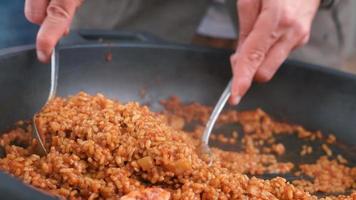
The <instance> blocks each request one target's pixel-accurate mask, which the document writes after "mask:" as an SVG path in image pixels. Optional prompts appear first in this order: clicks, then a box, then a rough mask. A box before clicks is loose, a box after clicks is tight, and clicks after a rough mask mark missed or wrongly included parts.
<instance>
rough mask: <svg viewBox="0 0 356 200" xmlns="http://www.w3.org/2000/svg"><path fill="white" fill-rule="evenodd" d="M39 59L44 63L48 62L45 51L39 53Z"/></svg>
mask: <svg viewBox="0 0 356 200" xmlns="http://www.w3.org/2000/svg"><path fill="white" fill-rule="evenodd" d="M37 57H38V59H39V60H40V61H42V62H46V60H47V57H46V54H45V53H44V52H43V51H37Z"/></svg>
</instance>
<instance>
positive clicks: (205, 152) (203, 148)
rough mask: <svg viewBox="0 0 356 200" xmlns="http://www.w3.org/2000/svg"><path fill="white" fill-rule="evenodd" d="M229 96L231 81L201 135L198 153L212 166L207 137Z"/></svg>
mask: <svg viewBox="0 0 356 200" xmlns="http://www.w3.org/2000/svg"><path fill="white" fill-rule="evenodd" d="M230 96H231V80H230V81H229V83H228V84H227V86H226V88H225V90H224V92H223V93H222V94H221V96H220V98H219V101H218V103H217V104H216V105H215V107H214V110H213V112H212V113H211V115H210V117H209V121H208V123H207V124H206V126H205V129H204V132H203V135H202V138H201V140H202V143H201V145H200V147H199V153H200V155H201V157H202V158H203V159H205V160H207V161H208V163H209V165H211V164H212V162H213V154H212V152H211V150H210V148H209V137H210V134H211V131H212V130H213V128H214V125H215V122H216V120H217V119H218V117H219V115H220V113H221V111H222V110H223V108H224V106H225V104H226V102H227V100H228V99H229V98H230Z"/></svg>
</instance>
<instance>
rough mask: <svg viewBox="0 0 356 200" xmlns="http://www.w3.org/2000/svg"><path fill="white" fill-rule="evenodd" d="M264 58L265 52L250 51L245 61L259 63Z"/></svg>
mask: <svg viewBox="0 0 356 200" xmlns="http://www.w3.org/2000/svg"><path fill="white" fill-rule="evenodd" d="M264 58H265V52H264V51H262V50H258V49H255V50H252V51H251V52H249V53H248V55H247V61H248V62H249V63H261V62H262V61H263V60H264Z"/></svg>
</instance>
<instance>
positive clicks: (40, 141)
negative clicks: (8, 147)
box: [32, 47, 59, 156]
mask: <svg viewBox="0 0 356 200" xmlns="http://www.w3.org/2000/svg"><path fill="white" fill-rule="evenodd" d="M58 62H59V59H58V50H57V47H55V48H54V49H53V52H52V55H51V86H50V91H49V95H48V98H47V101H46V103H45V105H46V104H47V103H48V102H49V101H50V100H52V99H53V98H54V97H55V95H56V90H57V81H58ZM36 117H37V113H36V114H34V116H33V118H32V126H33V131H32V137H33V138H35V139H36V140H37V145H36V149H35V153H36V154H38V155H40V156H43V155H46V154H47V150H46V146H45V143H44V142H45V138H42V136H41V134H40V133H39V131H38V129H37V124H36Z"/></svg>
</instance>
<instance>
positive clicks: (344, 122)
mask: <svg viewBox="0 0 356 200" xmlns="http://www.w3.org/2000/svg"><path fill="white" fill-rule="evenodd" d="M231 53H232V52H231V51H230V50H221V49H213V48H206V47H200V46H193V45H182V44H175V43H169V42H166V41H163V40H161V39H159V38H156V37H155V36H152V35H150V34H147V33H142V32H115V31H100V30H81V31H77V32H74V33H72V34H71V35H70V36H68V37H67V38H66V39H64V41H63V43H62V44H61V46H60V53H59V54H60V69H59V80H58V81H59V82H58V95H59V96H68V95H73V94H76V93H77V92H79V91H85V92H88V93H90V94H95V93H98V92H100V93H103V94H105V95H106V96H108V97H110V98H114V99H118V100H120V101H123V102H127V101H139V102H141V103H143V104H148V105H150V107H151V109H152V110H155V111H159V110H160V109H162V107H161V105H160V104H159V100H161V99H165V98H168V97H170V96H172V95H175V96H178V97H180V98H181V99H182V101H183V102H199V103H202V104H206V105H211V106H212V105H214V103H215V102H216V101H217V99H218V98H219V95H220V93H221V91H222V90H223V89H224V87H225V86H226V84H227V82H228V80H229V79H230V77H231V70H230V65H229V56H230V55H231ZM49 78H50V68H49V66H48V65H46V64H41V63H39V62H38V61H37V59H36V55H35V49H34V46H33V45H30V46H20V47H14V48H10V49H4V50H1V51H0V91H1V93H0V105H1V106H0V131H1V132H3V131H5V130H8V129H9V128H11V125H12V124H14V123H15V122H16V121H17V120H19V119H30V118H31V116H32V115H33V114H34V113H35V112H36V111H37V110H38V109H40V108H41V106H42V105H43V103H44V102H45V101H46V98H47V96H48V92H49V83H50V80H49ZM142 88H145V91H146V93H147V95H145V97H144V98H141V96H140V92H139V91H140V90H141V89H142ZM258 107H259V108H262V109H263V110H265V111H266V112H267V113H269V114H270V115H271V116H272V117H273V118H274V119H277V120H280V121H284V122H289V123H295V124H300V125H303V126H304V127H306V128H307V129H310V130H320V131H322V132H324V133H327V134H328V133H333V134H335V135H336V136H337V138H338V139H339V140H340V141H341V142H340V145H338V147H336V149H333V150H334V151H335V152H337V153H342V154H344V155H345V157H346V158H347V159H348V160H349V161H350V165H351V166H354V165H355V163H356V156H355V155H356V154H355V152H356V149H355V146H356V77H355V76H354V75H351V74H347V73H343V72H339V71H335V70H332V69H330V68H326V67H321V66H316V65H312V64H308V63H302V62H297V61H293V60H288V61H286V62H285V63H284V64H283V66H282V67H281V69H280V70H279V71H278V72H277V74H276V76H275V77H274V78H273V80H272V81H271V82H269V83H268V84H254V85H253V86H252V88H251V90H250V91H249V92H248V94H247V95H246V97H245V98H244V99H243V100H242V102H241V104H240V105H239V106H238V107H231V109H238V110H248V109H256V108H258ZM282 140H283V143H285V144H286V145H287V146H288V147H289V149H296V151H292V153H288V154H286V155H284V156H282V157H281V159H282V160H289V161H292V162H295V163H301V162H302V163H308V162H311V161H312V160H315V158H316V157H306V158H300V157H299V156H297V155H298V153H296V152H297V151H298V150H297V149H300V145H301V144H299V143H298V142H295V140H291V139H290V138H289V139H287V138H286V139H283V138H282ZM213 145H217V146H219V147H221V148H223V149H227V150H236V149H237V147H236V146H228V145H222V144H213ZM316 145H317V144H316ZM293 152H294V153H293ZM0 153H1V152H0ZM315 156H317V157H318V155H317V154H316V155H315ZM4 183H6V184H4ZM3 195H6V196H7V197H8V199H26V198H28V197H29V196H31V197H33V198H36V199H51V198H52V197H49V196H47V195H44V194H41V193H39V192H37V191H36V190H34V189H32V188H30V187H28V186H26V185H24V184H22V183H21V182H20V181H18V180H17V179H15V178H13V177H10V176H8V175H6V174H3V173H0V196H3Z"/></svg>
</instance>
